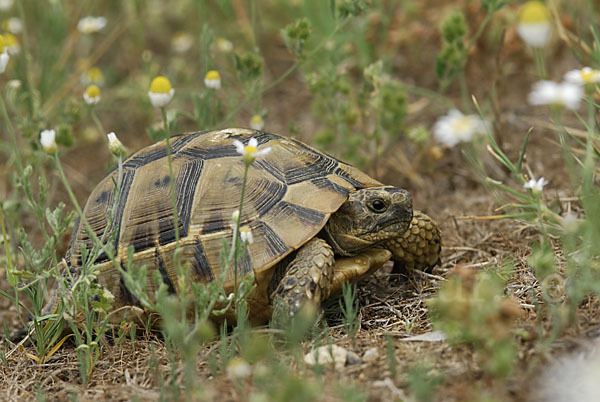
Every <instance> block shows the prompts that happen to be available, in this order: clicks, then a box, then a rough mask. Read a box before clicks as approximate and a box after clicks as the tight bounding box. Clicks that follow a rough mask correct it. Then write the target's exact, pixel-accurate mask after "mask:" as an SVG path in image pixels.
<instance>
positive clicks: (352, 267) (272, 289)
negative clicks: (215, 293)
mask: <svg viewBox="0 0 600 402" xmlns="http://www.w3.org/2000/svg"><path fill="white" fill-rule="evenodd" d="M251 138H254V139H255V140H256V141H257V144H258V149H264V147H271V152H269V153H268V154H266V155H265V156H264V157H261V158H258V159H256V160H255V161H254V162H253V163H252V164H251V165H250V166H249V168H248V173H247V185H246V193H245V197H244V207H243V211H242V215H241V216H240V217H239V224H240V227H248V228H249V229H250V231H251V233H252V237H253V242H252V243H250V244H248V245H247V249H246V255H245V256H244V257H242V258H241V259H240V260H239V261H240V263H239V264H238V271H239V275H240V276H241V275H246V274H248V273H250V272H253V273H254V275H255V279H254V280H255V282H256V288H255V290H254V291H253V293H252V294H251V295H250V296H249V298H248V311H249V318H250V321H251V322H254V323H257V322H265V321H267V320H268V319H269V317H270V316H271V314H272V311H273V306H274V305H275V306H283V308H285V309H286V311H289V312H290V314H294V313H296V312H297V311H298V310H299V309H300V308H301V307H302V306H303V305H305V304H306V303H313V304H315V305H318V304H319V303H321V301H323V300H324V299H326V298H327V297H328V296H329V295H330V294H332V293H334V292H336V291H337V290H339V289H340V288H341V286H342V283H343V282H345V281H351V280H358V279H359V278H361V277H363V276H364V275H367V274H370V273H372V272H374V271H375V270H377V269H379V268H380V267H381V266H382V265H383V264H384V263H385V262H386V261H388V260H389V259H390V258H392V259H393V260H395V261H399V262H401V263H403V264H405V265H407V266H409V267H413V268H417V269H425V268H427V267H431V266H433V265H435V264H436V263H437V262H438V261H439V254H440V250H441V233H440V231H439V229H438V228H437V226H436V224H435V223H434V222H433V221H432V220H431V218H429V217H428V216H427V215H425V214H424V213H422V212H419V211H414V213H413V210H412V199H411V196H410V194H409V193H408V192H407V191H406V190H403V189H400V188H396V187H392V186H386V185H383V184H382V183H380V182H378V181H377V180H374V179H373V178H371V177H369V176H368V175H366V174H365V173H363V172H361V171H360V170H358V169H356V168H354V167H352V166H350V165H348V164H346V163H344V162H341V161H339V160H337V159H335V158H333V157H331V156H328V155H326V154H324V153H322V152H320V151H318V150H316V149H314V148H312V147H310V146H308V145H306V144H304V143H302V142H300V141H298V140H296V139H292V138H286V137H283V136H279V135H276V134H271V133H267V132H262V131H256V130H247V129H226V130H219V131H209V132H198V133H191V134H183V135H180V136H175V137H172V138H171V141H170V152H171V159H172V176H171V175H170V173H169V166H168V163H167V159H168V156H167V148H166V142H165V141H162V142H159V143H156V144H154V145H151V146H148V147H146V148H144V149H142V150H140V151H138V152H136V153H134V154H133V155H131V156H130V157H129V158H127V159H126V160H124V161H123V164H122V171H121V180H120V189H119V196H118V198H116V197H115V191H114V189H115V188H114V187H115V183H117V174H118V170H114V171H113V172H111V173H109V174H108V175H107V176H106V177H105V178H104V179H103V180H102V181H101V182H100V183H99V184H98V185H97V187H96V188H95V189H94V190H93V191H92V193H91V195H90V196H89V198H88V200H87V202H86V204H85V206H84V209H83V215H84V216H85V219H86V220H87V222H88V223H89V225H90V227H91V229H92V230H93V231H94V232H95V234H96V236H98V237H101V236H102V234H103V233H104V232H105V230H107V226H109V225H111V227H110V228H109V229H110V230H112V231H113V232H114V235H113V236H112V237H111V238H110V241H111V242H112V243H113V244H112V245H113V247H114V249H113V250H114V251H115V254H116V261H117V263H119V264H120V265H121V267H123V268H124V267H125V265H124V262H125V261H126V260H127V255H128V249H129V248H132V249H133V262H134V263H135V264H136V265H138V266H142V265H145V266H146V267H147V270H148V273H149V275H148V280H147V284H146V289H147V291H148V293H149V294H153V293H154V291H155V290H156V288H157V283H156V281H155V280H154V279H153V275H150V274H151V273H152V271H158V272H159V273H160V276H161V278H162V281H163V282H164V283H165V284H166V286H167V288H168V291H169V292H170V293H176V292H178V291H179V286H178V281H177V274H176V270H175V268H174V265H175V264H174V250H175V248H176V243H178V246H179V247H180V248H181V261H182V263H187V264H189V272H190V273H189V275H190V277H191V279H192V280H193V281H200V282H209V281H212V280H214V279H215V278H217V277H219V275H220V273H221V272H220V269H221V267H220V256H219V254H220V251H221V248H222V242H223V238H225V239H226V240H228V241H229V242H231V239H232V237H233V221H232V213H233V211H234V210H236V209H237V208H238V205H239V200H240V193H241V186H242V181H243V175H244V162H243V161H242V157H241V156H240V155H239V154H238V153H237V151H236V147H235V146H234V145H233V141H234V140H238V141H241V142H242V143H243V144H247V143H248V142H249V140H250V139H251ZM171 177H173V179H174V183H173V185H172V184H171ZM172 188H174V192H175V203H176V209H177V219H174V213H173V210H174V208H173V199H172V194H171V189H172ZM115 199H116V200H117V201H116V204H115ZM111 210H112V211H114V217H113V219H112V223H110V222H111V220H110V219H109V216H110V215H111ZM175 222H177V231H178V235H179V241H178V242H176V230H175V229H176V228H175ZM84 246H85V249H88V250H89V249H90V248H91V246H92V244H91V240H90V238H89V236H88V232H87V231H86V229H85V227H84V225H83V224H81V222H79V221H78V222H77V223H76V224H75V228H74V232H73V236H72V240H71V245H70V247H69V250H68V251H67V254H66V257H65V260H66V264H67V265H68V267H69V269H70V270H71V272H78V271H79V270H80V269H81V267H82V264H83V261H82V248H84ZM95 264H96V266H97V269H98V271H97V272H98V276H97V278H98V282H99V283H100V284H101V285H103V286H104V287H105V288H106V289H108V290H109V291H110V292H111V293H112V294H113V295H114V297H115V301H114V304H113V308H115V309H117V308H119V307H123V306H136V305H137V306H140V302H139V300H138V299H137V298H136V297H135V295H133V294H132V292H131V291H130V290H129V289H128V288H127V286H126V285H125V281H124V278H123V276H122V274H121V273H120V272H119V270H118V269H117V268H116V267H115V264H113V262H112V261H110V260H109V258H108V256H107V254H106V253H102V254H101V255H99V256H98V257H97V259H96V261H95ZM233 271H234V269H233V268H231V269H230V272H226V273H223V274H224V275H225V282H224V288H225V289H226V291H230V290H231V291H232V289H233V286H234V277H236V275H235V274H234V272H233ZM121 310H123V311H127V309H121ZM127 318H128V317H127V314H126V313H125V315H118V314H117V315H115V316H113V321H116V322H118V321H120V320H122V319H127ZM129 318H131V317H129Z"/></svg>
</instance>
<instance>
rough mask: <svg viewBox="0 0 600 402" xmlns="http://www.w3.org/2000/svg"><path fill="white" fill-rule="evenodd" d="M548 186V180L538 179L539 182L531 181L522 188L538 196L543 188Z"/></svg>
mask: <svg viewBox="0 0 600 402" xmlns="http://www.w3.org/2000/svg"><path fill="white" fill-rule="evenodd" d="M546 184H548V180H546V179H544V178H543V177H540V178H539V180H536V179H531V180H529V181H528V182H527V183H525V184H523V187H524V188H526V189H528V190H531V192H532V193H534V194H539V193H541V192H542V190H543V189H544V186H545V185H546Z"/></svg>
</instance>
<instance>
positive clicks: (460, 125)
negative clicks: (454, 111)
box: [452, 116, 471, 132]
mask: <svg viewBox="0 0 600 402" xmlns="http://www.w3.org/2000/svg"><path fill="white" fill-rule="evenodd" d="M470 125H471V120H470V119H469V117H468V116H463V117H461V118H459V119H457V120H456V121H455V122H454V124H453V125H452V126H453V128H454V130H455V131H458V132H463V131H466V130H468V129H469V126H470Z"/></svg>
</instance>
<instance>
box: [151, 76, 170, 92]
mask: <svg viewBox="0 0 600 402" xmlns="http://www.w3.org/2000/svg"><path fill="white" fill-rule="evenodd" d="M172 88H173V87H172V86H171V81H169V79H168V78H167V77H163V76H162V75H159V76H158V77H156V78H154V79H153V80H152V83H151V84H150V92H154V93H156V94H168V93H169V91H171V89H172Z"/></svg>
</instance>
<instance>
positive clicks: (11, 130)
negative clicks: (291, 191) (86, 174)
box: [0, 2, 23, 177]
mask: <svg viewBox="0 0 600 402" xmlns="http://www.w3.org/2000/svg"><path fill="white" fill-rule="evenodd" d="M18 3H20V2H18ZM0 109H2V117H4V121H6V125H7V126H8V133H9V135H10V140H11V142H12V145H13V152H14V156H15V161H16V163H17V169H18V170H19V174H20V176H21V177H23V161H22V156H21V150H20V148H19V145H18V144H17V137H16V135H15V129H14V127H13V125H12V122H11V121H10V118H9V117H8V111H7V110H6V104H5V103H4V97H3V96H2V95H0Z"/></svg>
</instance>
